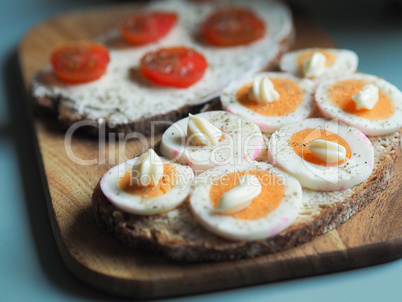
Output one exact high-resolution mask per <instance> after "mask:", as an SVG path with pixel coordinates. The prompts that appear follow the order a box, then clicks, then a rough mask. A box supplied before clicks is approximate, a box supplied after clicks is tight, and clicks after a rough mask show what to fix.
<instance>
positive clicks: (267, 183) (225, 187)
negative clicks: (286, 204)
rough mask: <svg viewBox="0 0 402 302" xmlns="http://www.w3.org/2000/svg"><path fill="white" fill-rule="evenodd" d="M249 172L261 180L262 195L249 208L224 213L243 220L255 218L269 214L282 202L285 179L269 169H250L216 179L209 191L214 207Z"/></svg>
mask: <svg viewBox="0 0 402 302" xmlns="http://www.w3.org/2000/svg"><path fill="white" fill-rule="evenodd" d="M247 174H251V175H255V176H256V177H257V178H258V180H259V181H260V183H261V193H260V195H258V196H257V197H256V198H254V199H253V201H252V202H251V204H250V205H249V206H248V207H247V208H245V209H243V210H240V211H238V212H236V213H231V214H224V215H225V216H232V217H234V218H237V219H243V220H255V219H259V218H262V217H264V216H267V215H268V214H269V213H271V212H272V211H273V210H275V209H276V208H277V207H278V205H279V204H280V203H281V201H282V199H283V195H284V193H285V186H284V185H283V181H282V180H281V179H280V178H278V177H277V176H275V175H273V174H271V173H269V172H267V171H260V170H250V171H237V172H233V173H228V174H225V175H223V176H222V177H220V178H219V179H218V180H216V181H215V182H214V183H213V184H212V186H211V189H210V191H209V197H210V199H211V202H212V205H213V207H214V208H216V207H217V206H218V204H219V199H220V198H221V196H222V195H223V194H224V193H225V192H227V191H229V190H231V189H233V188H234V187H235V186H236V185H237V183H238V182H239V180H240V177H242V176H243V175H247Z"/></svg>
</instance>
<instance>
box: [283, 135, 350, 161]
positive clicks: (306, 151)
mask: <svg viewBox="0 0 402 302" xmlns="http://www.w3.org/2000/svg"><path fill="white" fill-rule="evenodd" d="M316 139H322V140H326V141H330V142H333V143H337V144H339V145H341V146H343V147H345V149H346V158H345V159H343V160H341V161H339V162H337V163H327V162H325V161H323V160H321V159H319V158H317V157H315V156H314V155H313V153H312V152H311V150H310V148H309V147H308V145H309V144H310V143H311V142H312V141H314V140H316ZM289 144H290V146H291V147H292V149H293V151H294V152H295V153H296V154H297V155H298V156H300V157H301V158H303V159H304V160H306V161H308V162H310V163H312V164H316V165H320V166H327V167H331V166H338V165H341V164H343V163H344V162H346V161H347V160H348V159H349V158H350V156H351V151H350V147H349V145H348V144H347V143H346V142H345V141H344V140H343V138H342V137H340V136H339V135H337V134H335V133H332V132H331V131H327V130H322V129H305V130H302V131H299V132H297V133H295V134H293V135H292V137H291V138H290V141H289Z"/></svg>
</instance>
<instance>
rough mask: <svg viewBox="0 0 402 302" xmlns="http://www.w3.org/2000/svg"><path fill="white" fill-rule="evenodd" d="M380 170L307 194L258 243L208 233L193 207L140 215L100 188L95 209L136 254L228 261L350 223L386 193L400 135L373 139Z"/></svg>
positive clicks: (275, 249)
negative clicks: (279, 227)
mask: <svg viewBox="0 0 402 302" xmlns="http://www.w3.org/2000/svg"><path fill="white" fill-rule="evenodd" d="M370 140H371V141H372V144H373V146H374V153H375V165H374V170H373V173H372V175H371V176H370V178H369V179H368V180H367V181H365V182H363V183H361V184H359V185H357V186H355V187H353V188H352V189H348V190H344V191H336V192H318V191H317V192H315V191H308V190H304V192H303V195H304V197H303V206H302V208H301V209H300V213H299V216H298V217H297V219H296V221H295V222H294V223H293V224H292V225H291V226H290V227H289V228H288V229H286V230H285V231H283V232H282V233H280V234H278V235H276V236H274V237H271V238H268V239H265V240H259V241H252V242H234V241H229V240H225V239H222V238H220V237H218V236H215V235H214V234H212V233H209V232H208V231H206V230H204V229H203V228H202V227H201V226H200V225H198V224H197V222H196V221H195V220H194V218H193V215H192V213H191V211H190V208H189V204H188V202H186V203H184V204H183V205H181V206H180V207H179V208H177V209H175V210H172V211H170V212H167V213H164V214H161V215H154V216H137V215H131V214H127V213H124V212H122V211H120V210H119V209H117V208H116V207H114V206H113V205H112V204H111V203H110V202H109V201H108V200H107V199H106V197H105V196H104V195H103V193H102V191H101V190H100V187H99V184H98V185H97V186H96V188H95V190H94V193H93V196H92V205H93V210H94V213H95V216H96V220H97V221H98V223H99V225H100V226H101V227H103V228H104V229H106V230H108V231H109V232H111V233H113V235H114V236H115V237H117V238H118V239H119V240H121V241H122V242H124V243H125V244H127V245H129V246H130V247H133V248H135V249H137V250H143V251H147V252H151V253H157V254H161V255H163V256H165V257H167V258H169V259H172V260H174V261H178V262H201V261H227V260H236V259H243V258H252V257H256V256H259V255H263V254H268V253H274V252H278V251H282V250H286V249H289V248H292V247H295V246H297V245H300V244H302V243H305V242H308V241H310V240H312V239H313V238H314V237H315V236H318V235H320V234H324V233H326V232H328V231H329V230H331V229H333V228H335V227H337V226H338V225H340V224H341V223H343V222H345V221H346V220H348V219H349V218H351V217H352V216H353V215H355V214H356V213H358V212H359V211H360V210H361V209H363V208H364V207H365V206H366V205H367V204H369V203H370V202H371V201H373V200H374V199H375V198H376V195H377V194H378V193H379V192H381V191H383V190H384V189H385V188H386V187H387V184H388V182H389V180H390V179H391V177H392V175H393V172H394V168H395V162H396V160H397V158H398V156H399V155H400V151H401V150H400V133H399V132H396V133H394V134H392V135H387V136H381V137H371V138H370Z"/></svg>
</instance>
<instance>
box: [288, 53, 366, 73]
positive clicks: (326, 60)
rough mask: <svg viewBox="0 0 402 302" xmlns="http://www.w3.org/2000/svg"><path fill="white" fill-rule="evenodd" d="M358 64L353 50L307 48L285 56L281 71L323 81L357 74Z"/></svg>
mask: <svg viewBox="0 0 402 302" xmlns="http://www.w3.org/2000/svg"><path fill="white" fill-rule="evenodd" d="M358 62H359V59H358V56H357V54H356V53H355V52H353V51H351V50H347V49H334V48H307V49H301V50H297V51H292V52H288V53H286V54H284V55H283V56H282V58H281V61H280V69H281V70H282V71H285V72H289V73H291V74H293V75H295V76H298V77H307V78H310V79H314V80H315V81H321V80H323V79H328V78H334V77H338V76H341V75H347V74H351V73H353V72H355V71H356V69H357V65H358Z"/></svg>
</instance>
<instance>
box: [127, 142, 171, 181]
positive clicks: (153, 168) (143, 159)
mask: <svg viewBox="0 0 402 302" xmlns="http://www.w3.org/2000/svg"><path fill="white" fill-rule="evenodd" d="M131 173H132V180H133V182H135V183H136V184H137V185H140V186H142V187H146V186H149V185H151V186H156V185H157V184H158V183H159V181H160V179H161V178H162V176H163V162H162V160H161V159H160V157H159V156H158V154H156V153H155V151H154V150H152V149H149V150H148V151H147V152H145V153H144V154H142V155H141V156H140V157H139V158H138V159H137V160H136V161H135V163H134V165H133V169H132V172H131Z"/></svg>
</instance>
